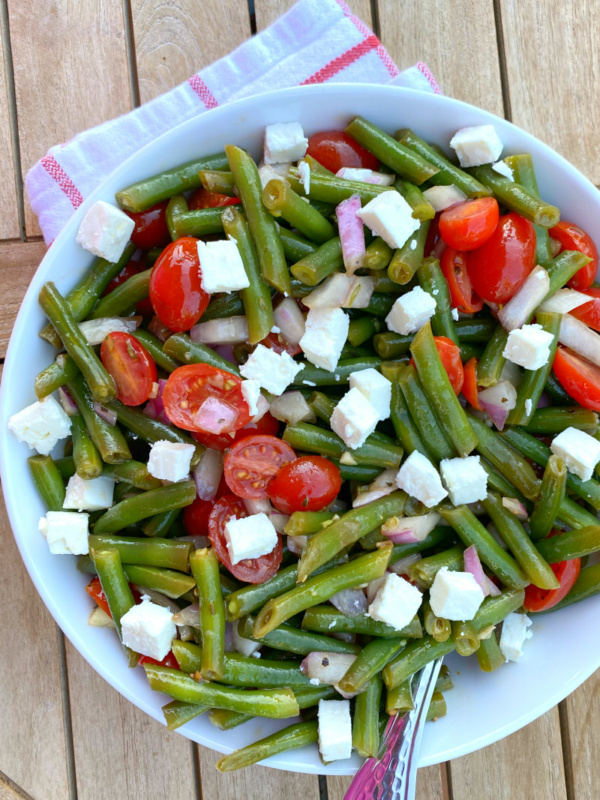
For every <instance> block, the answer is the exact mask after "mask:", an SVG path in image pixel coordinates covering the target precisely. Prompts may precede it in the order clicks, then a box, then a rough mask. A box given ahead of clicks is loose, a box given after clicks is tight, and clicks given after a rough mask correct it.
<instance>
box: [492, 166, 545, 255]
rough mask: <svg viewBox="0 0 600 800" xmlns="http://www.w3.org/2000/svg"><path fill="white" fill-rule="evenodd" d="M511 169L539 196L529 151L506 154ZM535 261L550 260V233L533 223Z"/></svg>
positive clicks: (516, 176) (521, 182)
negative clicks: (513, 154)
mask: <svg viewBox="0 0 600 800" xmlns="http://www.w3.org/2000/svg"><path fill="white" fill-rule="evenodd" d="M504 160H505V161H506V163H507V164H508V166H509V167H510V168H511V169H512V171H513V176H514V179H515V181H516V182H517V183H520V184H521V186H524V187H525V189H527V191H528V192H529V193H530V194H532V195H533V196H534V197H539V196H540V192H539V189H538V184H537V179H536V177H535V170H534V168H533V159H532V157H531V155H530V154H529V153H523V154H520V155H517V156H508V157H507V158H505V159H504ZM534 227H535V239H536V242H535V261H536V264H542V266H543V265H544V264H547V263H548V262H549V261H552V248H551V247H550V235H549V233H548V228H543V227H542V226H541V225H535V226H534Z"/></svg>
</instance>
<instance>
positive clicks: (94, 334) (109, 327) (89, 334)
mask: <svg viewBox="0 0 600 800" xmlns="http://www.w3.org/2000/svg"><path fill="white" fill-rule="evenodd" d="M141 321H142V317H99V318H98V319H88V320H85V322H80V323H79V329H80V330H81V332H82V333H83V335H84V336H85V338H86V341H87V343H88V344H89V345H92V346H95V345H98V344H102V342H103V341H104V340H105V339H106V337H107V336H108V334H109V333H113V332H115V331H118V332H119V333H131V332H132V331H134V330H135V329H136V328H137V327H138V325H139V324H140V323H141Z"/></svg>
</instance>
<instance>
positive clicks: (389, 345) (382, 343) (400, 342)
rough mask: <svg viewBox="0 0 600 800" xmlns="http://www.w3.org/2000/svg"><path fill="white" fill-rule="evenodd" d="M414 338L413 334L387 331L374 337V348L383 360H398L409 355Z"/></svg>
mask: <svg viewBox="0 0 600 800" xmlns="http://www.w3.org/2000/svg"><path fill="white" fill-rule="evenodd" d="M413 338H414V337H413V336H412V335H411V334H403V333H392V332H391V331H386V332H385V333H378V334H376V335H375V336H374V337H373V346H374V347H375V352H376V353H377V355H379V356H381V357H382V358H397V357H398V356H403V355H405V354H406V353H408V351H409V350H410V346H411V344H412V340H413Z"/></svg>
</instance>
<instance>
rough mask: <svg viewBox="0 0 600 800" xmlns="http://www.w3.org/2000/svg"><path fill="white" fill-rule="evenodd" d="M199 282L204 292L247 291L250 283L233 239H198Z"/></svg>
mask: <svg viewBox="0 0 600 800" xmlns="http://www.w3.org/2000/svg"><path fill="white" fill-rule="evenodd" d="M198 258H199V259H200V282H201V283H202V288H203V289H204V291H205V292H208V293H209V294H213V293H214V292H236V291H238V289H247V288H248V286H250V281H249V280H248V276H247V275H246V270H245V268H244V262H243V261H242V257H241V255H240V251H239V250H238V248H237V244H236V243H235V241H234V240H233V239H228V240H227V241H226V240H224V239H218V240H217V241H216V242H203V241H202V239H198Z"/></svg>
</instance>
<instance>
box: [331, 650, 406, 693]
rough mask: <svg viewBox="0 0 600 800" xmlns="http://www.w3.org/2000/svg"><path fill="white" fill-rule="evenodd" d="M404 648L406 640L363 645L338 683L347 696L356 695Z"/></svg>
mask: <svg viewBox="0 0 600 800" xmlns="http://www.w3.org/2000/svg"><path fill="white" fill-rule="evenodd" d="M405 647H406V639H400V638H395V639H373V641H371V642H369V644H367V645H365V646H364V647H363V649H362V651H361V652H360V653H359V655H358V656H357V658H356V660H355V661H354V663H353V664H352V665H351V666H350V667H349V669H348V670H347V671H346V673H345V675H344V676H343V677H342V678H341V680H340V681H339V682H338V686H339V688H340V689H341V690H342V691H343V692H347V693H348V694H358V693H359V692H361V691H363V689H365V688H366V686H367V684H368V683H369V682H370V681H371V679H372V678H374V677H375V676H376V675H378V674H379V673H380V672H381V670H382V669H383V668H384V667H385V665H386V664H389V662H390V661H391V660H392V659H394V658H396V656H397V655H398V653H400V652H401V651H402V650H403V649H404V648H405Z"/></svg>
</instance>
